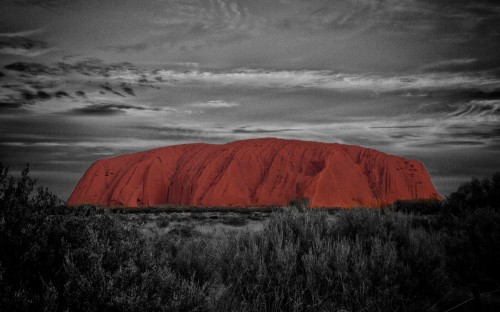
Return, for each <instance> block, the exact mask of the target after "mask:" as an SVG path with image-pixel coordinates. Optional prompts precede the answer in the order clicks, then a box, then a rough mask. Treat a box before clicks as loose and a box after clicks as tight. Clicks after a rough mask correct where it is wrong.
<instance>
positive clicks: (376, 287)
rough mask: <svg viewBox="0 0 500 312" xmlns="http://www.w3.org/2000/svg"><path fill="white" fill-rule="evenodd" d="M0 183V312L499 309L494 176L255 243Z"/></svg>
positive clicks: (26, 181)
mask: <svg viewBox="0 0 500 312" xmlns="http://www.w3.org/2000/svg"><path fill="white" fill-rule="evenodd" d="M7 173H8V172H7V169H6V168H4V167H2V166H1V165H0V250H1V252H0V294H1V295H0V310H2V311H40V310H45V311H340V310H346V311H445V310H447V309H449V308H451V307H453V306H455V305H457V304H459V303H461V302H463V301H465V300H466V299H468V298H471V297H474V298H475V299H474V300H471V301H470V302H469V303H467V304H465V305H462V306H460V307H459V308H457V309H455V310H453V311H460V309H463V308H468V309H479V306H482V309H483V311H497V310H498V309H499V307H500V300H499V296H498V292H496V293H490V294H486V293H488V292H491V291H495V290H497V289H499V288H500V266H499V264H500V207H499V203H500V200H499V196H500V174H495V175H494V176H492V177H491V178H489V179H485V180H482V181H479V180H472V181H471V182H468V183H466V184H464V185H462V186H461V187H460V188H459V189H458V190H457V191H456V192H455V193H453V194H451V195H450V196H449V197H448V198H447V199H446V200H445V201H444V202H429V201H414V202H398V203H396V204H395V205H393V206H392V207H388V208H385V209H381V210H373V209H350V210H339V211H330V212H328V211H315V210H308V209H297V208H288V209H283V210H280V211H274V212H272V213H270V214H269V217H267V218H266V221H265V222H264V221H263V222H264V226H263V228H262V229H261V230H258V231H250V230H246V229H243V230H239V231H237V232H227V233H226V234H224V232H223V233H222V234H219V235H205V234H203V233H200V232H197V231H196V230H194V229H193V227H189V226H185V227H176V228H172V229H170V230H169V231H168V232H161V231H157V232H155V231H153V232H152V231H144V222H143V223H141V222H131V220H140V219H141V217H137V218H135V217H134V216H133V215H128V216H127V215H123V214H117V213H111V212H110V211H107V210H102V209H101V210H99V209H94V208H91V207H80V208H66V207H65V206H64V205H63V204H62V203H61V202H60V201H59V200H58V199H57V198H56V197H55V196H54V195H52V194H51V193H50V192H49V191H47V190H46V189H45V190H44V189H42V188H39V189H38V192H37V194H36V195H32V193H33V189H34V186H35V181H33V180H32V179H31V178H30V177H29V176H28V170H27V169H26V170H25V171H24V172H23V174H22V176H21V177H20V178H19V179H17V180H15V179H14V178H11V177H9V176H8V174H7ZM251 216H252V215H250V214H249V215H248V218H250V217H251ZM145 218H146V217H145ZM232 218H233V217H232ZM242 218H243V219H245V218H247V216H246V215H243V216H240V217H238V218H233V219H231V222H229V223H228V224H229V225H231V226H239V225H243V224H244V223H245V222H246V221H244V220H243V221H241V220H242ZM207 219H210V220H212V216H211V217H210V218H207ZM224 220H226V221H227V219H224ZM238 220H239V221H238ZM256 220H257V221H258V220H261V219H258V218H257V219H256ZM171 221H172V220H171V219H169V220H167V221H165V219H163V221H162V222H163V223H165V224H163V225H161V226H160V227H163V226H165V227H168V226H169V222H170V223H171ZM226 221H224V222H226ZM158 224H160V223H158ZM481 294H483V295H481ZM462 311H463V310H462Z"/></svg>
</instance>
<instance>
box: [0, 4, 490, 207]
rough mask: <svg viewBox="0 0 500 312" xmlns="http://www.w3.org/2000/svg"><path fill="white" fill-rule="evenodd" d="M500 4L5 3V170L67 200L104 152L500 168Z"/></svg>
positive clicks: (447, 179) (463, 174) (0, 113)
mask: <svg viewBox="0 0 500 312" xmlns="http://www.w3.org/2000/svg"><path fill="white" fill-rule="evenodd" d="M499 51H500V3H499V2H498V1H497V0H478V1H466V0H453V1H452V0H440V1H435V0H407V1H399V0H385V1H384V0H336V1H331V0H318V1H315V0H309V1H305V0H274V1H273V0H252V1H250V0H177V1H176V0H150V1H146V0H109V1H99V0H16V1H14V0H0V161H1V162H3V163H4V164H7V165H9V166H10V167H11V170H12V172H13V173H15V172H18V171H19V170H20V169H22V168H23V167H24V166H25V164H26V163H29V164H30V167H31V171H32V173H33V176H35V177H38V178H39V181H40V183H41V184H43V185H45V186H48V187H49V188H50V189H51V190H52V191H53V192H55V193H56V194H58V195H59V196H60V197H61V198H63V199H66V198H67V197H68V196H69V194H70V193H71V191H72V189H73V187H74V186H75V184H76V182H77V181H78V179H79V177H80V176H81V175H82V174H83V172H84V171H85V170H86V169H87V168H88V166H90V164H91V163H92V162H93V161H95V160H97V159H99V158H103V157H110V156H113V155H118V154H123V153H130V152H136V151H142V150H145V149H149V148H154V147H160V146H165V145H172V144H181V143H191V142H207V143H224V142H229V141H233V140H239V139H247V138H256V137H280V138H290V139H302V140H313V141H322V142H338V143H345V144H355V145H361V146H365V147H371V148H375V149H378V150H381V151H384V152H386V153H391V154H396V155H400V156H405V157H410V158H416V159H419V160H421V161H422V162H423V163H424V164H425V165H426V167H427V169H428V170H429V173H430V175H431V177H432V180H433V182H434V184H435V185H436V187H437V189H438V191H439V192H440V193H441V194H442V195H447V194H448V193H449V192H450V191H452V190H454V189H455V188H456V187H457V185H459V184H460V183H461V182H463V181H464V180H467V179H469V178H470V177H472V176H474V177H484V176H488V175H490V174H491V173H492V172H494V171H499V170H500V140H499V139H500V53H499Z"/></svg>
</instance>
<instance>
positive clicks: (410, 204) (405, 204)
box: [388, 198, 441, 215]
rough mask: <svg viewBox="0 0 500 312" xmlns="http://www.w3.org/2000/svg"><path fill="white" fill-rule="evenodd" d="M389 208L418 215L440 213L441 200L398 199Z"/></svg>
mask: <svg viewBox="0 0 500 312" xmlns="http://www.w3.org/2000/svg"><path fill="white" fill-rule="evenodd" d="M388 209H390V210H393V211H397V212H405V213H413V214H418V215H430V214H438V213H439V211H440V210H441V201H440V200H438V199H436V198H431V199H427V198H423V199H412V200H398V201H396V202H394V203H393V204H392V205H390V206H389V207H388Z"/></svg>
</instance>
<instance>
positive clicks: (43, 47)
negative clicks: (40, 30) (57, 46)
mask: <svg viewBox="0 0 500 312" xmlns="http://www.w3.org/2000/svg"><path fill="white" fill-rule="evenodd" d="M49 51H51V47H50V46H49V44H47V43H46V42H44V41H41V40H35V39H31V38H25V37H19V36H5V35H2V34H0V54H12V55H20V56H27V57H34V56H38V55H41V54H45V53H47V52H49Z"/></svg>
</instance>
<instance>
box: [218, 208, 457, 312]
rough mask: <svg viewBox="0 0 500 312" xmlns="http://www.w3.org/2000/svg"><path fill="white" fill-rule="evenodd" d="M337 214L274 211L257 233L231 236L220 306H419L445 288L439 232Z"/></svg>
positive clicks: (400, 221) (395, 219)
mask: <svg viewBox="0 0 500 312" xmlns="http://www.w3.org/2000/svg"><path fill="white" fill-rule="evenodd" d="M336 217H337V220H336V221H335V222H330V221H329V220H328V218H326V214H325V213H324V212H317V211H307V212H304V213H301V212H299V211H297V210H290V211H287V212H283V213H275V214H273V215H272V216H271V219H270V220H269V224H268V225H267V227H265V229H264V232H262V233H252V234H250V233H245V234H241V235H240V236H238V237H237V238H234V240H232V241H231V242H230V243H229V244H228V245H227V246H226V249H225V250H224V251H223V256H222V261H221V263H222V264H223V265H222V266H221V279H222V282H223V283H224V284H225V285H226V286H227V288H226V289H225V295H224V298H225V299H224V300H222V302H223V303H224V304H225V305H224V306H223V309H225V310H248V311H255V310H259V311H276V310H287V311H288V310H290V311H293V310H295V311H317V310H331V309H333V310H335V309H337V310H339V309H347V310H349V311H390V310H401V309H402V307H404V310H405V311H421V309H422V308H423V307H430V306H431V305H432V303H433V302H435V301H436V300H437V299H439V296H440V295H442V294H443V293H444V291H445V290H446V289H447V286H448V283H447V279H446V275H445V271H444V259H443V255H442V250H441V248H440V245H439V242H440V237H438V236H433V235H432V234H430V233H429V232H428V231H426V230H425V229H422V228H420V227H416V228H411V220H409V219H408V218H405V217H404V215H401V216H400V215H399V214H398V215H396V216H394V215H390V216H384V215H382V214H381V213H380V212H378V211H373V210H346V211H341V212H339V213H338V215H337V216H336ZM388 224H389V225H388ZM395 229H400V233H399V234H398V235H399V236H400V237H399V238H396V237H394V236H393V235H392V234H393V232H394V231H395ZM402 237H404V239H403V238H402Z"/></svg>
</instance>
